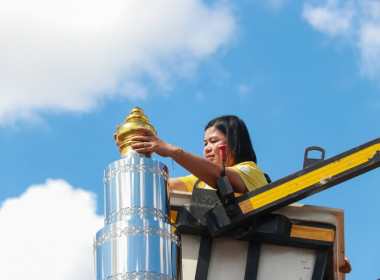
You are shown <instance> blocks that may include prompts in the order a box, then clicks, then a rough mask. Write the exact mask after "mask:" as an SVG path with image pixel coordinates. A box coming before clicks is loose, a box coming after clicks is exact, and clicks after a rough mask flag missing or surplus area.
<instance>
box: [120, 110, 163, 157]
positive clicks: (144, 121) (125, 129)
mask: <svg viewBox="0 0 380 280" xmlns="http://www.w3.org/2000/svg"><path fill="white" fill-rule="evenodd" d="M138 127H145V128H147V129H149V130H150V131H152V132H153V134H154V135H157V132H156V130H155V129H154V127H153V126H152V125H151V124H150V123H149V119H148V117H147V116H145V114H144V111H143V110H142V109H141V108H140V107H135V108H133V109H132V111H131V113H130V114H129V115H128V116H127V117H126V118H125V123H123V124H121V125H120V126H119V127H118V128H117V132H116V134H115V139H116V144H117V145H118V146H119V152H120V154H121V155H124V154H125V153H126V152H127V151H128V150H129V149H132V147H131V144H133V143H136V141H130V140H129V138H131V137H133V136H136V135H145V133H144V132H141V131H139V130H137V128H138Z"/></svg>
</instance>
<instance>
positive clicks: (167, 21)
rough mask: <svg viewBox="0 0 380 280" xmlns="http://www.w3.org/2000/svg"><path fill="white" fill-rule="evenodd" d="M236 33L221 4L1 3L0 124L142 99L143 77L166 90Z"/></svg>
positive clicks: (196, 0) (171, 0)
mask: <svg viewBox="0 0 380 280" xmlns="http://www.w3.org/2000/svg"><path fill="white" fill-rule="evenodd" d="M235 28H236V23H235V19H234V16H233V14H232V9H231V8H230V7H229V4H228V2H226V1H222V2H220V3H219V2H217V3H216V4H214V5H213V6H210V5H206V4H205V3H203V2H202V1H201V0H188V1H177V0H113V1H103V0H76V1H73V0H56V1H51V0H35V1H28V0H1V1H0V38H1V40H0V61H1V64H0V124H2V125H4V124H5V123H15V122H17V121H19V120H35V119H38V118H39V117H40V114H41V112H88V111H90V110H92V109H93V108H94V107H96V106H97V105H98V102H99V101H100V100H103V99H104V98H112V97H113V96H115V95H122V96H125V97H127V98H131V99H145V98H147V96H148V89H147V88H145V87H144V86H143V82H142V79H144V78H146V77H148V78H150V79H153V80H154V81H155V82H156V83H157V84H158V85H159V86H162V87H163V88H164V89H167V88H170V84H171V78H172V77H173V75H177V76H180V77H182V76H186V75H188V72H189V71H192V70H194V69H195V68H196V66H197V65H198V64H199V63H200V62H201V61H202V59H204V58H206V57H208V56H210V55H212V54H213V53H215V52H216V51H217V50H218V49H220V48H221V47H223V46H224V45H226V44H227V43H228V42H229V41H230V40H231V39H232V36H233V34H234V30H235Z"/></svg>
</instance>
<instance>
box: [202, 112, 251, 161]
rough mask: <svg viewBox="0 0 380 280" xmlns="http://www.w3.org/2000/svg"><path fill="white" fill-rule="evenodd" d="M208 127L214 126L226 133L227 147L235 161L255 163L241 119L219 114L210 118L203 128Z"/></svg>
mask: <svg viewBox="0 0 380 280" xmlns="http://www.w3.org/2000/svg"><path fill="white" fill-rule="evenodd" d="M209 127H215V128H217V129H219V130H220V131H221V132H223V133H224V134H225V135H226V137H227V144H228V148H229V150H230V152H231V153H233V154H234V156H235V163H240V162H244V161H253V162H254V163H257V159H256V154H255V151H254V149H253V147H252V142H251V138H250V137H249V133H248V129H247V127H246V125H245V123H244V122H243V120H241V119H240V118H238V117H236V116H233V115H226V116H221V117H218V118H215V119H213V120H211V121H210V122H209V123H208V124H207V125H206V128H205V130H207V129H208V128H209Z"/></svg>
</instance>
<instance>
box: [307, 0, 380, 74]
mask: <svg viewBox="0 0 380 280" xmlns="http://www.w3.org/2000/svg"><path fill="white" fill-rule="evenodd" d="M303 17H304V18H305V19H306V20H307V21H308V22H309V23H310V24H311V25H312V26H313V27H314V28H315V29H317V30H318V31H320V32H322V33H326V34H327V35H329V36H330V37H337V38H341V39H342V40H344V41H345V42H347V43H348V44H350V45H351V46H352V48H354V50H356V51H358V53H359V55H360V61H359V67H360V72H361V73H362V74H363V75H364V76H366V77H368V78H371V79H375V78H380V2H379V1H373V0H361V1H360V0H359V1H338V0H329V1H327V2H326V3H325V5H322V6H312V5H310V4H305V5H304V10H303Z"/></svg>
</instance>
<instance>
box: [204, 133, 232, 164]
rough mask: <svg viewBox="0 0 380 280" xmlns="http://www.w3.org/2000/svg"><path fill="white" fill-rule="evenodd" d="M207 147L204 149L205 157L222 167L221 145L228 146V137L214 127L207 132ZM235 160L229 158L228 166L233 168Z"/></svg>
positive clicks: (205, 142) (205, 141)
mask: <svg viewBox="0 0 380 280" xmlns="http://www.w3.org/2000/svg"><path fill="white" fill-rule="evenodd" d="M204 144H205V147H204V149H203V155H204V157H205V158H206V159H207V160H209V161H212V162H214V163H216V164H218V165H220V166H222V158H221V157H220V152H219V148H218V146H219V145H222V144H227V136H226V135H225V134H224V133H223V132H221V131H220V130H219V129H217V128H216V127H214V126H211V127H209V128H207V129H206V131H205V139H204ZM233 163H234V159H233V158H231V157H228V160H227V163H226V166H231V165H233Z"/></svg>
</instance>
